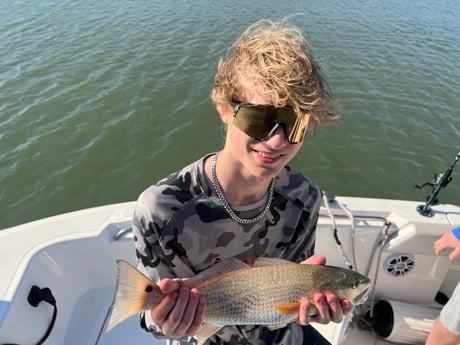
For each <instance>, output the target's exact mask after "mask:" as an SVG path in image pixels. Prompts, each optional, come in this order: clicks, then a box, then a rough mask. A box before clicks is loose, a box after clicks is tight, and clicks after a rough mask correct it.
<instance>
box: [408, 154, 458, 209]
mask: <svg viewBox="0 0 460 345" xmlns="http://www.w3.org/2000/svg"><path fill="white" fill-rule="evenodd" d="M459 158H460V152H459V153H457V157H455V159H454V161H453V162H452V164H451V165H450V166H449V167H448V168H447V169H446V171H444V172H442V173H439V174H434V177H433V181H432V182H426V183H424V184H422V185H421V186H419V185H417V184H416V185H415V186H414V187H415V188H418V189H422V188H423V187H425V186H430V187H432V188H433V189H432V191H431V194H430V195H428V197H427V198H426V202H425V204H424V205H419V206H418V207H417V211H418V212H419V213H420V214H422V215H423V216H428V217H431V216H432V215H433V211H432V210H431V206H432V205H436V204H438V203H439V200H438V194H439V192H440V191H441V189H442V188H444V187H446V186H447V185H448V184H449V182H450V181H452V176H451V175H452V172H453V171H454V167H455V164H456V163H457V161H458V159H459Z"/></svg>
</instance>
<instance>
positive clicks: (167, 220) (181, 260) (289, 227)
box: [133, 157, 321, 336]
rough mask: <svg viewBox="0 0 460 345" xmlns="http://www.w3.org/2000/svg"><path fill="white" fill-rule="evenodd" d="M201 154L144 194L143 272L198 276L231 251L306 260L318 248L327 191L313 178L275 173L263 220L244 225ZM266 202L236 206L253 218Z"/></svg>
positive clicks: (140, 229)
mask: <svg viewBox="0 0 460 345" xmlns="http://www.w3.org/2000/svg"><path fill="white" fill-rule="evenodd" d="M203 160H204V157H203V158H202V159H200V160H198V161H196V162H194V163H192V164H191V165H189V166H187V167H185V168H183V169H182V170H181V171H178V172H176V173H174V174H171V175H170V176H168V177H167V178H165V179H163V180H161V181H159V182H158V183H157V184H155V185H153V186H151V187H149V188H148V189H146V190H145V191H144V192H143V193H142V194H141V195H140V197H139V199H138V201H137V203H136V207H135V212H134V217H133V231H134V240H135V248H136V256H137V263H138V269H139V270H140V271H141V272H143V273H144V274H145V275H146V276H148V277H150V278H151V279H152V280H154V281H156V282H159V281H160V280H161V279H163V278H166V277H170V278H171V277H180V278H187V277H191V276H194V275H196V274H197V273H199V272H201V271H202V270H205V269H206V268H208V267H210V266H211V265H213V264H215V263H217V262H218V261H220V260H222V259H225V258H228V257H237V258H239V259H240V260H242V261H245V262H248V263H252V262H254V260H255V259H256V258H257V257H260V256H269V257H277V258H283V259H287V260H290V261H295V262H300V261H302V260H304V259H306V258H307V257H309V256H311V255H312V254H313V252H314V239H315V230H316V222H317V219H318V214H319V207H320V202H321V192H320V190H319V188H318V186H317V185H316V184H315V183H314V182H313V181H312V180H310V179H308V178H306V177H305V176H303V175H302V174H300V173H299V172H297V171H295V170H293V169H290V168H289V167H286V168H285V169H283V170H282V172H281V173H280V175H279V176H278V177H277V178H276V181H275V190H274V194H273V195H274V198H273V201H272V204H271V207H270V210H269V212H267V214H266V215H265V216H264V217H262V219H261V220H260V221H259V222H257V223H254V224H240V223H238V222H236V221H234V220H233V219H231V218H230V216H229V215H228V213H227V212H226V210H225V209H224V208H223V207H222V206H221V204H220V202H219V199H218V197H217V196H216V195H215V193H214V192H213V190H212V189H211V188H210V187H209V186H208V184H207V182H206V178H205V174H204V171H203ZM264 206H265V200H261V201H259V202H257V203H254V204H253V205H245V206H244V207H238V206H234V205H232V208H234V210H235V212H236V213H237V214H238V215H239V216H240V217H243V218H250V217H254V216H255V215H257V214H259V213H260V211H261V210H262V209H263V208H264ZM141 320H142V322H144V328H146V329H147V330H150V331H154V332H155V333H154V334H155V335H157V336H158V335H160V336H161V330H159V329H158V328H157V327H156V326H154V325H151V324H145V321H148V320H144V318H141ZM233 331H235V329H234V330H233ZM159 332H160V333H159Z"/></svg>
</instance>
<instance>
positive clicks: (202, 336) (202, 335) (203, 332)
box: [196, 323, 223, 345]
mask: <svg viewBox="0 0 460 345" xmlns="http://www.w3.org/2000/svg"><path fill="white" fill-rule="evenodd" d="M222 327H223V326H217V325H214V324H212V323H205V324H204V326H203V327H202V328H201V329H200V331H199V332H198V333H197V335H196V337H197V340H198V345H203V344H204V343H205V342H206V340H208V338H209V337H212V336H213V335H214V334H216V333H217V332H219V330H220V329H221V328H222Z"/></svg>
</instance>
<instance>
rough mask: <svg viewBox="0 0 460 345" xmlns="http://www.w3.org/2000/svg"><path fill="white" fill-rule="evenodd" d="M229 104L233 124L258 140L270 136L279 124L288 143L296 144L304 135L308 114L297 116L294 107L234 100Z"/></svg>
mask: <svg viewBox="0 0 460 345" xmlns="http://www.w3.org/2000/svg"><path fill="white" fill-rule="evenodd" d="M231 104H232V106H233V107H234V109H235V113H234V115H233V124H234V125H235V126H236V127H237V128H238V129H240V130H241V131H243V132H244V133H246V134H247V135H248V136H250V137H252V138H254V139H256V140H258V141H264V140H267V139H268V138H270V136H271V135H273V133H275V131H276V130H277V129H278V127H279V126H282V127H283V130H284V134H285V135H286V138H287V140H288V142H289V144H297V143H299V142H301V141H302V140H303V138H304V137H305V134H306V132H307V127H308V120H309V119H310V115H309V114H306V115H305V116H297V115H296V113H295V112H294V109H292V108H290V107H279V108H277V107H275V106H273V105H256V104H251V103H243V102H236V101H232V102H231ZM309 131H310V130H309Z"/></svg>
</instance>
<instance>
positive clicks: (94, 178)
mask: <svg viewBox="0 0 460 345" xmlns="http://www.w3.org/2000/svg"><path fill="white" fill-rule="evenodd" d="M295 13H297V14H298V15H297V16H295V17H294V18H293V19H292V21H293V23H295V24H296V25H298V26H299V27H301V28H302V29H303V31H304V33H305V35H306V37H307V39H308V41H309V42H310V44H311V46H312V50H313V52H314V55H315V56H316V57H317V59H318V60H319V61H320V63H321V64H322V66H323V68H324V72H325V75H326V77H327V79H328V80H329V83H330V86H331V87H332V89H333V90H334V93H335V98H336V100H337V103H338V105H339V108H340V112H341V114H342V118H341V121H340V122H339V123H338V124H337V125H335V124H334V125H332V126H328V127H324V128H320V129H318V130H317V131H316V132H315V135H314V136H313V137H312V138H310V140H309V141H307V142H305V143H304V146H303V148H302V150H301V151H300V153H299V154H298V156H297V157H296V158H295V159H294V161H293V162H292V165H293V166H294V167H296V168H298V169H299V170H301V171H302V172H304V173H305V174H307V175H309V176H311V177H313V178H314V179H315V180H316V181H317V182H318V183H319V184H320V186H321V187H322V189H323V190H326V191H327V192H328V193H331V194H336V195H350V196H366V197H383V198H396V199H418V200H424V199H425V197H426V195H427V194H428V190H426V191H419V190H416V189H414V188H413V184H414V183H422V182H426V181H429V180H431V179H432V177H433V173H434V172H441V171H442V170H444V169H445V168H446V167H447V165H448V164H449V163H450V162H451V161H452V160H453V158H454V157H455V155H456V154H457V153H458V152H459V151H460V117H459V111H458V109H460V97H459V96H460V95H459V91H460V59H459V56H460V44H459V37H460V20H459V18H460V2H458V1H430V0H415V1H411V2H410V1H391V0H390V1H384V2H381V1H377V0H369V1H359V0H350V1H342V2H338V1H335V0H334V1H332V0H329V1H327V0H324V1H313V0H306V1H284V2H282V3H280V2H279V1H261V0H255V1H251V2H247V1H240V0H232V1H204V0H196V1H184V0H178V1H157V0H149V1H140V0H132V1H129V0H120V1H108V0H100V1H97V2H95V1H89V0H75V1H57V0H56V1H40V2H38V1H30V0H29V1H25V0H23V1H11V2H6V1H3V2H2V4H1V5H0V51H1V52H2V53H1V59H0V99H1V102H0V228H5V227H8V226H12V225H15V224H20V223H24V222H27V221H30V220H34V219H38V218H42V217H46V216H50V215H55V214H59V213H62V212H67V211H72V210H77V209H81V208H87V207H92V206H97V205H102V204H107V203H115V202H121V201H129V200H134V199H136V198H137V196H138V195H139V193H140V192H141V191H142V190H143V189H144V188H146V187H147V186H148V185H149V184H151V183H153V182H155V181H156V180H158V179H160V178H161V177H163V176H165V175H166V174H168V173H170V172H172V171H174V170H176V169H178V168H180V167H182V166H184V165H186V164H188V163H190V162H191V161H193V160H195V159H197V158H198V157H200V156H202V155H203V154H205V153H207V152H210V151H215V150H218V149H219V148H220V147H221V146H222V144H223V138H222V135H221V126H220V122H219V120H218V116H217V115H216V112H215V110H214V109H213V107H212V105H211V102H210V99H209V92H210V89H211V86H212V83H213V75H214V71H215V68H216V63H217V60H218V57H219V56H221V55H223V54H224V53H225V50H226V49H227V48H228V46H230V45H231V43H233V41H234V40H235V39H236V38H237V37H238V36H239V35H240V34H241V32H242V31H243V30H244V29H245V28H246V27H247V26H248V25H249V24H250V23H252V22H254V21H255V20H258V19H261V18H271V19H279V18H281V17H283V16H285V15H288V14H295ZM459 190H460V166H459V167H457V171H456V172H455V173H454V175H453V181H452V182H451V184H450V185H449V187H448V188H447V189H446V190H443V191H442V192H441V195H440V199H441V201H443V202H450V203H455V204H458V203H459V198H458V195H459Z"/></svg>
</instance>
